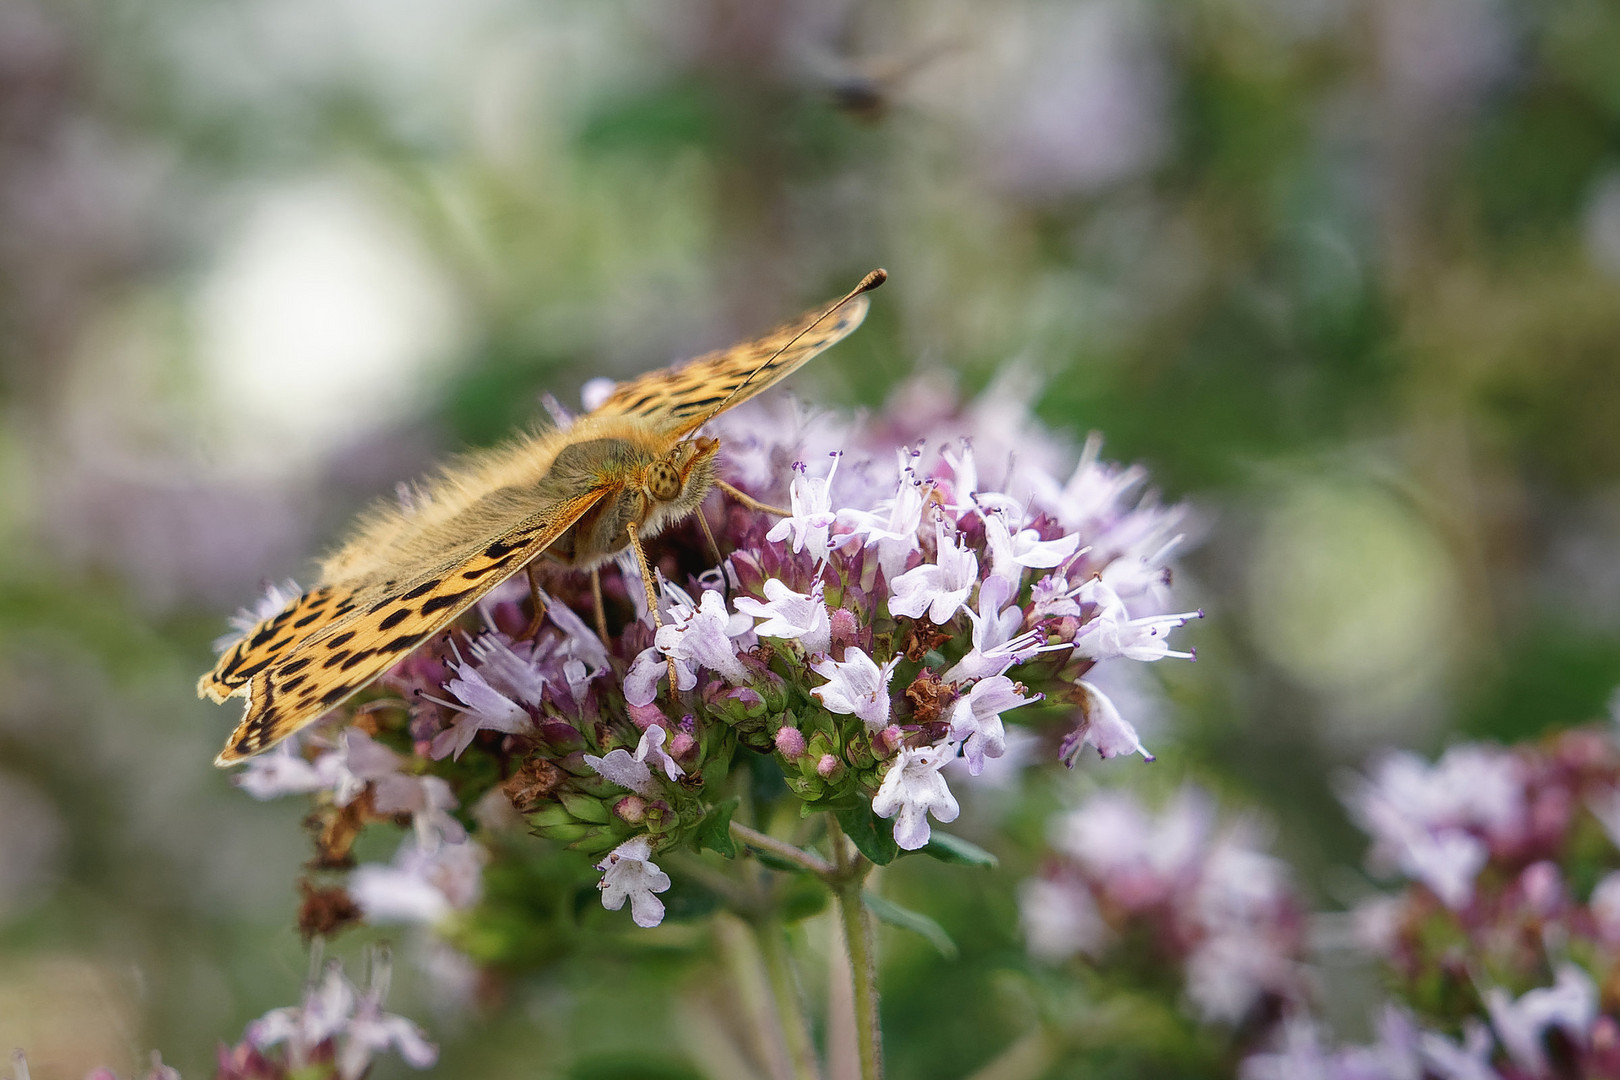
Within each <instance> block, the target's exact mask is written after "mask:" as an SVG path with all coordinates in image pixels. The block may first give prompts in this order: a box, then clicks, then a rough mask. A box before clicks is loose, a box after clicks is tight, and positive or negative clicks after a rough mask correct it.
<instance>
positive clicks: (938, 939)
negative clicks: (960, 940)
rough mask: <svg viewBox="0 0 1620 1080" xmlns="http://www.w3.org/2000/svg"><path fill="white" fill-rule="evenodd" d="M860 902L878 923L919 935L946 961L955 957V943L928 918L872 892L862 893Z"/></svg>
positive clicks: (943, 929) (939, 926) (937, 924)
mask: <svg viewBox="0 0 1620 1080" xmlns="http://www.w3.org/2000/svg"><path fill="white" fill-rule="evenodd" d="M861 900H862V901H864V902H865V904H866V910H868V911H870V912H871V913H872V914H873V915H876V916H877V919H878V922H884V923H888V924H889V925H890V926H898V927H899V928H900V929H902V930H910V931H911V932H912V933H914V934H921V935H922V936H923V937H924V938H927V939H928V943H929V944H930V945H932V946H933V947H934V948H936V949H938V950H939V955H941V956H943V957H944V958H945V959H947V960H955V959H956V957H957V949H956V942H954V941H952V940H951V936H950V935H949V934H947V933H946V932H945V928H944V927H943V926H941V925H939V923H937V922H935V921H934V920H933V919H930V918H929V917H928V916H926V915H924V914H922V913H921V912H918V911H912V910H911V909H910V908H903V907H901V906H900V905H899V904H896V903H895V902H893V901H892V900H885V899H883V897H881V896H879V895H877V894H876V893H872V892H862V893H861Z"/></svg>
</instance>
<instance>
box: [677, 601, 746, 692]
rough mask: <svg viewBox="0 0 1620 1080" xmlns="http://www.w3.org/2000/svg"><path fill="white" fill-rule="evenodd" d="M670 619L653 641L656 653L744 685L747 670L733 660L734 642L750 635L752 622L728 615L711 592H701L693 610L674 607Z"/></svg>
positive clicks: (742, 617) (735, 647)
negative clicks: (713, 672)
mask: <svg viewBox="0 0 1620 1080" xmlns="http://www.w3.org/2000/svg"><path fill="white" fill-rule="evenodd" d="M671 618H672V621H671V622H668V623H665V624H664V625H663V626H662V627H660V628H659V630H658V635H657V637H656V638H655V639H654V640H655V642H656V644H657V648H658V651H659V652H661V653H663V654H664V655H665V656H670V657H674V658H675V659H676V660H677V661H684V662H685V663H687V664H689V665H694V666H697V667H704V668H708V669H710V670H711V671H717V672H719V673H720V674H721V675H724V676H725V677H726V678H727V679H729V680H731V681H732V682H734V683H740V682H747V681H748V669H747V668H745V667H743V665H742V661H741V660H739V659H737V642H736V641H735V640H734V639H735V638H738V637H742V636H743V635H745V634H749V633H751V632H752V631H753V628H754V620H753V619H751V618H749V617H748V616H747V615H743V614H740V613H737V614H733V613H732V612H728V611H727V610H726V601H725V599H724V598H723V597H722V596H721V595H720V593H719V592H717V591H715V590H712V589H709V590H705V591H704V593H703V599H702V600H700V601H699V602H698V604H697V606H696V610H694V609H693V608H691V607H688V606H686V605H685V604H676V605H675V606H674V608H673V609H672V610H671ZM682 689H689V687H685V686H683V687H682Z"/></svg>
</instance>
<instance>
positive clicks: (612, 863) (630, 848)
mask: <svg viewBox="0 0 1620 1080" xmlns="http://www.w3.org/2000/svg"><path fill="white" fill-rule="evenodd" d="M596 869H597V870H599V871H601V872H602V880H601V881H600V882H599V883H598V884H597V886H596V887H597V888H598V889H601V890H602V906H603V907H605V908H607V909H608V910H609V911H618V910H619V909H620V908H622V907H624V902H625V900H627V899H628V900H629V901H630V917H631V918H632V919H633V920H634V921H635V924H636V925H637V926H640V927H643V928H649V927H654V926H657V925H658V924H659V923H661V922H663V921H664V902H663V901H662V900H660V899H658V897H656V896H654V895H653V894H654V893H661V892H665V891H666V890H668V889H669V885H670V881H669V875H668V874H666V873H664V872H663V871H662V870H660V869H658V864H657V863H655V862H653V861H652V841H651V840H649V839H648V838H647V837H645V836H637V837H633V838H631V839H629V840H626V841H625V842H624V843H622V844H620V845H619V846H618V847H616V848H614V849H613V850H612V851H610V852H608V855H607V858H605V859H603V860H602V861H601V862H599V863H597V864H596Z"/></svg>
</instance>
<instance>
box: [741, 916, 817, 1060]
mask: <svg viewBox="0 0 1620 1080" xmlns="http://www.w3.org/2000/svg"><path fill="white" fill-rule="evenodd" d="M753 926H754V937H755V940H757V941H758V943H759V952H760V957H761V958H762V959H763V960H764V961H765V972H766V974H767V975H768V976H769V978H770V981H771V997H772V998H773V999H774V1003H775V1005H776V1015H777V1018H778V1019H779V1020H780V1022H781V1024H782V1039H783V1041H784V1042H785V1043H786V1045H787V1052H788V1059H789V1060H790V1061H791V1062H792V1065H793V1078H794V1080H821V1070H820V1069H818V1068H817V1066H816V1053H815V1048H814V1047H813V1046H812V1045H811V1042H810V1025H809V1023H808V1022H806V1020H805V1015H804V999H803V997H802V996H801V995H800V993H799V981H798V979H796V978H795V977H794V974H793V959H792V957H791V956H790V955H789V954H788V942H787V928H786V927H784V926H783V925H782V923H781V922H780V920H777V919H758V920H756V921H755V922H754V924H753Z"/></svg>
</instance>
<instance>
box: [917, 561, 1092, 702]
mask: <svg viewBox="0 0 1620 1080" xmlns="http://www.w3.org/2000/svg"><path fill="white" fill-rule="evenodd" d="M1013 589H1014V586H1013V585H1012V583H1010V582H1008V581H1007V580H1006V579H1005V578H997V577H992V578H986V579H985V581H984V583H983V584H981V585H980V586H979V610H978V611H976V612H975V611H973V610H971V609H970V610H969V611H968V613H967V615H968V620H969V621H970V622H972V623H973V648H972V649H971V650H969V651H968V653H967V654H966V655H965V656H963V657H962V659H960V660H958V661H957V662H956V663H955V664H953V665H952V666H951V667H950V668H949V669H948V670H947V671H946V672H945V674H944V675H943V676H941V677H942V678H943V679H944V680H945V681H946V682H966V681H968V680H969V679H982V678H985V677H987V676H990V675H1000V674H1002V673H1004V672H1005V671H1006V670H1007V669H1008V668H1010V667H1012V666H1013V665H1014V664H1022V663H1023V662H1024V661H1026V660H1028V659H1030V658H1031V657H1033V656H1035V655H1037V654H1039V653H1043V652H1049V651H1051V650H1054V649H1063V648H1067V647H1068V646H1066V645H1065V644H1063V643H1061V642H1059V643H1057V644H1054V645H1043V644H1041V633H1040V631H1039V630H1030V631H1028V632H1026V633H1022V634H1020V633H1017V630H1018V628H1019V626H1021V625H1023V621H1024V611H1023V609H1022V608H1020V607H1018V606H1017V605H1016V604H1015V605H1012V606H1010V607H1004V606H1003V605H1005V604H1007V602H1008V601H1009V600H1010V599H1011V598H1012V593H1013Z"/></svg>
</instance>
